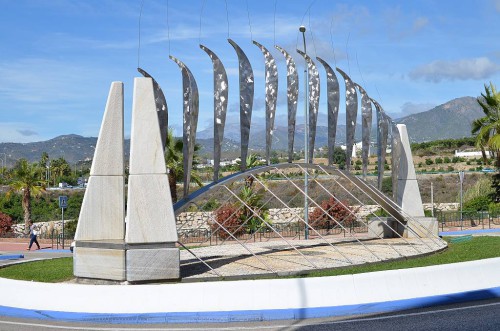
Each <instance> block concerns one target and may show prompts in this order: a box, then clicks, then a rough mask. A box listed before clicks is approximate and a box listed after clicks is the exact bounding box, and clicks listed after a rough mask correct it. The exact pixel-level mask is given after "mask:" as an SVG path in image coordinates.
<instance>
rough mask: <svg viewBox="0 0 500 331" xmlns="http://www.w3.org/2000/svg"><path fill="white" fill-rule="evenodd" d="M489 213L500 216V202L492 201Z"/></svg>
mask: <svg viewBox="0 0 500 331" xmlns="http://www.w3.org/2000/svg"><path fill="white" fill-rule="evenodd" d="M488 213H489V214H490V216H492V217H498V216H500V203H498V202H492V203H490V204H489V205H488Z"/></svg>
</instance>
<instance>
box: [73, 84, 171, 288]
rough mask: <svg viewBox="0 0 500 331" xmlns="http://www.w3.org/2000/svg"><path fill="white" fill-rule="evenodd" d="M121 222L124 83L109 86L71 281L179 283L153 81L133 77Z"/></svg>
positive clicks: (80, 225)
mask: <svg viewBox="0 0 500 331" xmlns="http://www.w3.org/2000/svg"><path fill="white" fill-rule="evenodd" d="M131 127H132V130H131V147H130V174H129V180H128V201H127V216H126V217H125V185H124V184H125V183H124V161H123V154H124V153H123V84H122V83H119V82H115V83H113V84H112V85H111V90H110V93H109V97H108V102H107V105H106V110H105V114H104V119H103V122H102V126H101V131H100V133H99V138H98V143H97V146H96V150H95V153H94V160H93V163H92V169H91V173H90V175H91V176H90V179H89V184H88V187H87V191H86V192H85V197H84V200H83V205H82V210H81V212H80V218H79V222H78V228H77V232H76V236H75V242H76V244H75V249H74V253H75V254H74V275H75V276H77V277H80V278H93V279H104V280H113V281H124V280H126V281H129V282H147V281H153V280H171V279H178V278H179V277H180V256H179V249H178V248H177V247H176V242H177V229H176V224H175V215H174V210H173V204H172V199H171V195H170V187H169V185H168V176H167V171H166V166H165V159H164V148H163V143H162V139H161V134H160V125H159V122H158V115H157V110H156V104H155V98H154V87H153V81H152V79H151V78H136V79H135V81H134V99H133V110H132V126H131Z"/></svg>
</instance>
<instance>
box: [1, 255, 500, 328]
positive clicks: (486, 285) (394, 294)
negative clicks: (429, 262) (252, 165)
mask: <svg viewBox="0 0 500 331" xmlns="http://www.w3.org/2000/svg"><path fill="white" fill-rule="evenodd" d="M0 288H1V292H2V295H1V296H0V316H10V317H19V318H34V319H42V320H54V319H56V320H61V321H75V322H76V321H78V322H96V323H116V324H136V323H137V324H141V323H200V322H203V323H207V322H234V321H262V320H278V319H303V318H314V317H328V316H346V315H354V314H365V313H381V312H389V311H395V310H402V309H409V308H419V307H426V306H432V305H438V304H447V303H454V302H462V301H469V300H478V299H490V298H498V297H500V258H494V259H486V260H479V261H471V262H462V263H454V264H447V265H438V266H432V267H425V268H412V269H402V270H390V271H381V272H372V273H365V274H357V275H345V276H335V277H317V278H296V279H267V280H242V281H220V282H205V283H179V284H161V285H152V284H148V285H127V286H124V285H82V284H48V283H36V282H27V281H16V280H9V279H0ZM33 298H37V300H33ZM40 298H46V300H40Z"/></svg>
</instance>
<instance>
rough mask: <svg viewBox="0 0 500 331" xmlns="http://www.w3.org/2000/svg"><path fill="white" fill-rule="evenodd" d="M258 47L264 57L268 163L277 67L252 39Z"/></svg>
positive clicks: (274, 114)
mask: <svg viewBox="0 0 500 331" xmlns="http://www.w3.org/2000/svg"><path fill="white" fill-rule="evenodd" d="M253 43H254V45H255V46H257V47H259V49H260V51H261V52H262V54H264V59H265V65H266V66H265V76H266V162H267V164H270V163H271V162H270V160H271V145H272V142H273V131H274V118H275V116H276V100H277V98H278V67H277V66H276V61H275V60H274V58H273V56H272V55H271V53H270V52H269V50H268V49H267V48H265V47H264V46H262V45H261V44H259V43H258V42H256V41H255V40H253Z"/></svg>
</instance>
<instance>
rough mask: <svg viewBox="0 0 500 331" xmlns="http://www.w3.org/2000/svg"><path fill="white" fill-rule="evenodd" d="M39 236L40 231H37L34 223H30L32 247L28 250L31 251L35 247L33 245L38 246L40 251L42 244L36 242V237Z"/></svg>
mask: <svg viewBox="0 0 500 331" xmlns="http://www.w3.org/2000/svg"><path fill="white" fill-rule="evenodd" d="M37 235H38V231H37V230H36V229H35V225H34V224H33V221H30V245H29V246H28V248H27V249H26V250H27V251H29V250H30V249H31V246H33V243H35V244H36V246H37V247H38V248H37V249H40V244H39V243H38V240H36V236H37Z"/></svg>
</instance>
